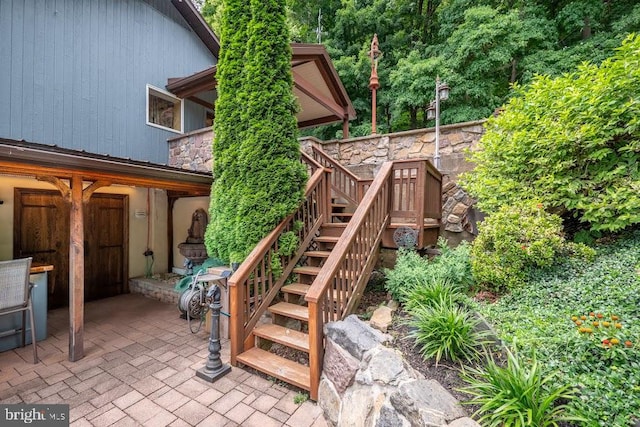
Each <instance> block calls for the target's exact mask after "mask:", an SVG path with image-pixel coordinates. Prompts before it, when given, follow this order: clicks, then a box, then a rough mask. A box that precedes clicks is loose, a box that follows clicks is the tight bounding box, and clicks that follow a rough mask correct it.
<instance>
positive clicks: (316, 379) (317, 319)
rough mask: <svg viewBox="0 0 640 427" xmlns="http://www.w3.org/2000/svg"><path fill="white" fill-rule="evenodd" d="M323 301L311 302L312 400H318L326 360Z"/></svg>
mask: <svg viewBox="0 0 640 427" xmlns="http://www.w3.org/2000/svg"><path fill="white" fill-rule="evenodd" d="M321 305H322V302H321V301H317V302H316V301H313V302H312V301H309V394H310V397H311V400H314V401H317V400H318V386H319V385H320V375H321V374H322V359H323V358H324V349H323V345H322V340H323V332H322V328H323V324H322V311H321V310H319V308H320V307H319V306H321Z"/></svg>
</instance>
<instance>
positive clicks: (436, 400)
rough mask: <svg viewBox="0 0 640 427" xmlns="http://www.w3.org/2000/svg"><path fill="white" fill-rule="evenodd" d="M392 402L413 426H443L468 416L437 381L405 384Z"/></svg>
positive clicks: (397, 391)
mask: <svg viewBox="0 0 640 427" xmlns="http://www.w3.org/2000/svg"><path fill="white" fill-rule="evenodd" d="M390 400H391V404H392V405H393V407H394V408H396V410H397V411H398V412H399V413H400V414H402V415H403V416H404V417H406V418H407V419H408V420H409V422H410V423H411V425H416V426H419V425H429V426H441V425H446V423H447V422H450V421H453V420H455V419H458V418H462V417H465V416H466V413H465V412H464V410H463V409H462V408H461V407H460V405H459V404H458V401H457V400H456V399H455V398H454V397H453V396H452V395H451V394H450V393H449V392H448V391H447V390H446V389H445V388H444V387H442V386H441V385H440V383H438V382H437V381H435V380H416V381H412V382H408V383H403V384H401V385H400V386H399V387H398V388H397V390H396V391H395V392H394V393H393V394H391V396H390Z"/></svg>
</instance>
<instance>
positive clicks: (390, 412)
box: [318, 315, 479, 427]
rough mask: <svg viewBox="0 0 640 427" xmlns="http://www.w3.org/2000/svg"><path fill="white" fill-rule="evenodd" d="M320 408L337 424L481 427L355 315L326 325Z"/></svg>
mask: <svg viewBox="0 0 640 427" xmlns="http://www.w3.org/2000/svg"><path fill="white" fill-rule="evenodd" d="M324 332H325V337H326V341H325V342H326V350H325V356H324V365H323V366H324V367H323V373H322V377H321V381H320V387H319V389H318V405H319V406H320V407H321V408H322V410H323V411H324V416H325V419H326V420H327V421H328V422H329V423H331V425H333V426H341V427H342V426H344V427H358V426H362V427H364V426H367V427H368V426H375V427H387V426H394V427H395V426H397V427H409V426H413V427H423V426H425V427H426V426H443V427H444V426H449V427H479V424H477V423H476V422H475V421H473V420H472V419H471V418H468V417H467V415H466V413H465V411H464V410H463V409H462V407H461V406H460V404H459V403H458V401H457V400H456V399H455V398H454V397H453V396H452V395H451V394H450V393H449V392H448V391H447V390H446V389H445V388H444V387H442V385H440V383H438V382H437V381H435V380H431V379H425V378H424V377H423V376H422V375H421V374H420V373H419V372H417V371H415V370H414V369H413V368H411V366H409V365H408V364H407V363H406V361H405V360H404V359H403V357H402V355H401V354H400V352H398V351H396V350H393V349H391V348H389V347H386V346H385V345H384V343H385V342H388V341H389V340H390V339H391V337H390V336H389V335H386V334H383V333H382V332H380V331H378V330H375V329H373V328H371V327H370V326H369V325H367V324H366V323H364V322H362V321H361V320H360V319H358V318H357V317H356V316H355V315H351V316H349V317H347V318H346V319H345V320H344V321H340V322H332V323H328V324H327V325H325V330H324Z"/></svg>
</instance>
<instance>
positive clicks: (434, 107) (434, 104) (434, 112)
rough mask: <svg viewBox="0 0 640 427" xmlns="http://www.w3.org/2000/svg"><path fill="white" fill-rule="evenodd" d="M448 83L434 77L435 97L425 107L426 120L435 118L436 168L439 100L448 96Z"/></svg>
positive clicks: (438, 144)
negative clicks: (427, 106)
mask: <svg viewBox="0 0 640 427" xmlns="http://www.w3.org/2000/svg"><path fill="white" fill-rule="evenodd" d="M449 90H450V89H449V85H448V84H446V83H445V82H442V83H441V82H440V77H436V99H435V100H433V101H431V103H430V104H429V108H427V120H433V119H435V120H436V149H435V151H434V153H433V163H434V164H435V166H436V169H438V170H439V169H440V101H446V100H447V99H448V98H449Z"/></svg>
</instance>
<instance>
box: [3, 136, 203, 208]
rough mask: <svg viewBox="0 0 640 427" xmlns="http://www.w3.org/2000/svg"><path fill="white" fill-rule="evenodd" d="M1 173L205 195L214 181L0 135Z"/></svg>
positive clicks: (170, 169) (171, 170) (164, 167)
mask: <svg viewBox="0 0 640 427" xmlns="http://www.w3.org/2000/svg"><path fill="white" fill-rule="evenodd" d="M0 173H1V174H11V175H25V176H34V177H36V178H37V177H44V176H53V177H56V178H59V179H71V177H72V176H77V175H80V176H81V177H82V179H83V181H92V182H95V181H106V182H109V183H110V184H119V185H129V186H135V187H146V188H160V189H164V190H167V191H171V192H174V193H178V194H183V195H191V196H208V195H209V194H210V191H211V183H212V182H213V179H212V176H211V174H208V173H203V172H193V171H188V170H183V169H178V168H173V167H170V166H165V165H158V164H154V163H149V162H140V161H135V160H129V159H123V158H118V157H112V156H105V155H99V154H90V153H86V152H84V151H77V150H70V149H66V148H60V147H58V146H55V145H44V144H36V143H32V142H25V141H15V140H10V139H4V138H0Z"/></svg>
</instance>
